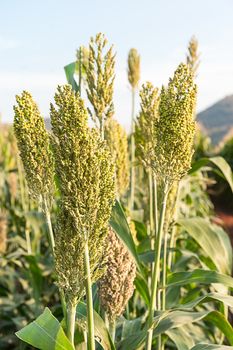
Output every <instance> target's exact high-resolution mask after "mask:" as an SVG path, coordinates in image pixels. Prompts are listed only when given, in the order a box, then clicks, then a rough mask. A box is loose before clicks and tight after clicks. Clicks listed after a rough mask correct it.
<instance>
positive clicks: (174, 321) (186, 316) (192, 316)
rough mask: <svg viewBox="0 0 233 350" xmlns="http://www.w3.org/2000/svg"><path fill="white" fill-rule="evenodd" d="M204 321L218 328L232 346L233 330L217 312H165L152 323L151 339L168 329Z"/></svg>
mask: <svg viewBox="0 0 233 350" xmlns="http://www.w3.org/2000/svg"><path fill="white" fill-rule="evenodd" d="M202 319H205V320H207V321H209V322H211V323H213V324H214V325H215V326H216V327H218V328H219V329H220V330H221V331H222V332H223V334H224V335H225V336H226V337H227V339H228V341H229V342H230V344H231V345H233V328H232V327H231V325H230V323H229V322H228V321H227V320H226V318H225V316H224V315H223V314H222V313H220V312H218V311H203V312H187V311H180V310H175V311H165V312H163V313H162V314H161V315H160V316H157V317H156V318H155V321H154V331H153V337H157V336H158V335H160V334H163V333H165V332H166V331H168V330H169V329H172V328H177V327H182V326H183V325H186V324H188V323H193V322H197V321H200V320H202Z"/></svg>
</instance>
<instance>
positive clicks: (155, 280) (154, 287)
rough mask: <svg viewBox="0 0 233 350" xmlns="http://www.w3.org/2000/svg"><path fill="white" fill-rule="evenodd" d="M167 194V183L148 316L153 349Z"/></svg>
mask: <svg viewBox="0 0 233 350" xmlns="http://www.w3.org/2000/svg"><path fill="white" fill-rule="evenodd" d="M167 195H168V186H167V184H165V186H164V193H163V202H162V207H161V211H160V217H159V223H158V232H157V239H156V246H155V256H154V264H155V265H154V269H153V275H152V292H151V300H150V307H149V316H148V326H149V330H148V334H147V343H146V350H151V347H152V339H153V329H151V327H152V324H153V316H154V311H155V305H156V295H157V286H158V279H159V275H160V255H161V245H162V237H163V224H164V218H165V212H166V203H167Z"/></svg>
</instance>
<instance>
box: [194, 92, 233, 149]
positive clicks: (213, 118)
mask: <svg viewBox="0 0 233 350" xmlns="http://www.w3.org/2000/svg"><path fill="white" fill-rule="evenodd" d="M197 120H198V122H199V123H200V124H201V128H202V129H203V130H204V131H205V132H206V133H207V135H209V136H210V138H211V141H212V143H213V144H214V145H217V144H218V143H219V142H220V141H222V140H223V139H224V138H226V137H227V135H228V134H232V130H233V95H230V96H226V97H225V98H223V99H222V100H220V101H218V102H216V103H215V104H213V105H212V106H210V107H209V108H207V109H205V110H204V111H203V112H200V113H199V114H198V115H197Z"/></svg>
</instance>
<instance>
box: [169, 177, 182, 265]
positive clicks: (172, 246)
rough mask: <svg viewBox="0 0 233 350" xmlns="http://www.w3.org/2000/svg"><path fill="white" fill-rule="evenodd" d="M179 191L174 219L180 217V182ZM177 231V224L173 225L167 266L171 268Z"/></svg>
mask: <svg viewBox="0 0 233 350" xmlns="http://www.w3.org/2000/svg"><path fill="white" fill-rule="evenodd" d="M177 186H178V187H177V192H176V199H175V204H174V205H175V212H174V217H173V220H174V221H176V220H177V217H178V210H179V200H180V183H178V184H177ZM176 231H177V227H176V225H173V227H172V232H171V237H170V241H169V252H168V260H167V266H168V268H169V270H171V268H172V264H173V258H174V253H173V251H172V248H174V247H175V244H176Z"/></svg>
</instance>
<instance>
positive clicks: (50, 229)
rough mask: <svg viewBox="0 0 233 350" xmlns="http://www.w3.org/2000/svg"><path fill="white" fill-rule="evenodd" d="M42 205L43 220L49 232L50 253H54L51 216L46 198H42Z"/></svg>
mask: <svg viewBox="0 0 233 350" xmlns="http://www.w3.org/2000/svg"><path fill="white" fill-rule="evenodd" d="M43 207H44V215H45V221H46V224H47V227H48V232H49V243H50V247H51V250H52V253H53V255H54V247H55V241H54V234H53V228H52V222H51V216H50V211H49V208H48V204H47V200H46V199H44V198H43Z"/></svg>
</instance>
